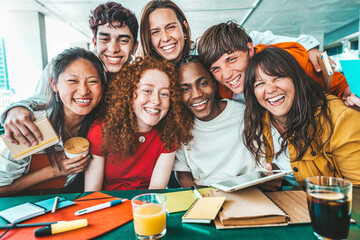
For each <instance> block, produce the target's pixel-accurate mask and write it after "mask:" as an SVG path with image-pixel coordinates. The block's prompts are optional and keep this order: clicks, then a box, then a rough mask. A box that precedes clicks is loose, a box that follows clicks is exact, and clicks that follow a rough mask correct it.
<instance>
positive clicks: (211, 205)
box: [182, 197, 225, 223]
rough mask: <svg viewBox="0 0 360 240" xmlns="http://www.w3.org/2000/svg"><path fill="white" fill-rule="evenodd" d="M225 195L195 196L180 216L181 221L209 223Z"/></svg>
mask: <svg viewBox="0 0 360 240" xmlns="http://www.w3.org/2000/svg"><path fill="white" fill-rule="evenodd" d="M224 201H225V197H205V198H204V197H203V198H197V199H196V200H195V202H194V203H193V204H192V205H191V206H190V208H189V209H188V210H187V212H186V213H185V214H184V216H183V217H182V222H183V223H210V222H211V220H214V219H215V217H216V215H217V214H218V212H219V210H220V208H221V206H222V205H223V203H224Z"/></svg>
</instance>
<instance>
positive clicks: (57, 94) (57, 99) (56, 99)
mask: <svg viewBox="0 0 360 240" xmlns="http://www.w3.org/2000/svg"><path fill="white" fill-rule="evenodd" d="M55 101H56V102H59V93H58V92H55Z"/></svg>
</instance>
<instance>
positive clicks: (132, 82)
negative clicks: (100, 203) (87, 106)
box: [85, 57, 193, 191]
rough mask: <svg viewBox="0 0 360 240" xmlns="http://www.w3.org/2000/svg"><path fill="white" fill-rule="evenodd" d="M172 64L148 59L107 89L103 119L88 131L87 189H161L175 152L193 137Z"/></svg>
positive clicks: (116, 78)
mask: <svg viewBox="0 0 360 240" xmlns="http://www.w3.org/2000/svg"><path fill="white" fill-rule="evenodd" d="M177 78H178V73H177V70H176V68H175V66H174V65H173V64H172V63H170V62H168V61H160V60H155V59H153V58H151V57H146V58H145V59H144V60H142V61H139V62H135V63H134V64H132V65H129V66H127V67H126V68H125V69H124V70H123V71H122V72H121V73H119V74H118V75H116V76H114V78H113V79H112V80H111V81H110V84H109V86H108V91H107V93H106V97H105V102H106V109H105V115H104V117H103V119H102V120H100V121H98V122H96V123H95V125H94V126H93V127H92V128H91V129H90V131H89V134H88V139H89V141H90V142H91V153H92V154H93V160H91V162H90V164H89V167H88V169H87V170H86V173H85V191H98V190H129V189H148V188H149V189H159V188H165V187H166V185H167V183H168V181H169V177H170V174H171V170H172V166H173V162H174V158H175V151H176V148H177V146H179V145H180V143H185V144H187V143H188V142H189V141H190V140H191V139H192V135H191V129H192V124H193V119H192V118H193V117H192V116H191V115H190V114H189V113H188V111H187V110H186V109H185V108H184V106H183V105H182V103H181V92H180V88H179V83H178V79H177Z"/></svg>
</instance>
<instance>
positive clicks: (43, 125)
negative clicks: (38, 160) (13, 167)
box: [0, 118, 59, 160]
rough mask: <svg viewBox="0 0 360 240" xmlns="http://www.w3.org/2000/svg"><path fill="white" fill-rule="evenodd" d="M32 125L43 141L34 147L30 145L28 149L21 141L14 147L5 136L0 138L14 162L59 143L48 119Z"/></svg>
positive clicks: (37, 121)
mask: <svg viewBox="0 0 360 240" xmlns="http://www.w3.org/2000/svg"><path fill="white" fill-rule="evenodd" d="M34 124H35V125H36V126H37V127H38V128H39V130H40V132H41V133H42V135H43V140H42V141H40V142H39V144H38V145H36V146H34V145H32V146H30V147H28V146H26V145H25V144H23V143H22V142H21V141H18V142H19V144H18V145H16V144H14V143H12V142H10V140H9V139H7V138H6V137H5V135H1V136H0V138H1V139H2V141H3V142H4V143H5V145H6V147H7V148H8V149H9V151H10V153H11V155H12V156H13V158H14V159H15V160H20V159H23V158H24V157H27V156H30V155H32V154H34V153H37V152H39V151H41V150H43V149H45V148H47V147H50V146H52V145H54V144H56V143H58V142H59V137H58V135H57V134H56V132H55V130H54V128H53V127H52V126H51V123H50V121H49V119H47V118H42V119H39V120H36V121H35V122H34ZM15 138H16V137H15Z"/></svg>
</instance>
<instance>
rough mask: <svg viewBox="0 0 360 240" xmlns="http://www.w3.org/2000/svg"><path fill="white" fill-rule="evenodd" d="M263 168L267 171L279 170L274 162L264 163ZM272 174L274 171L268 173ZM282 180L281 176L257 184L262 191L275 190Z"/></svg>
mask: <svg viewBox="0 0 360 240" xmlns="http://www.w3.org/2000/svg"><path fill="white" fill-rule="evenodd" d="M265 169H266V170H267V171H272V170H280V168H279V167H278V166H277V165H276V164H275V163H266V164H265ZM272 174H274V173H270V175H272ZM282 180H283V177H279V178H275V179H274V180H271V181H267V182H264V183H261V184H259V185H258V187H259V188H261V189H262V190H264V191H276V190H278V189H279V188H280V187H281V183H282Z"/></svg>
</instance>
